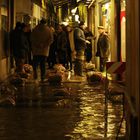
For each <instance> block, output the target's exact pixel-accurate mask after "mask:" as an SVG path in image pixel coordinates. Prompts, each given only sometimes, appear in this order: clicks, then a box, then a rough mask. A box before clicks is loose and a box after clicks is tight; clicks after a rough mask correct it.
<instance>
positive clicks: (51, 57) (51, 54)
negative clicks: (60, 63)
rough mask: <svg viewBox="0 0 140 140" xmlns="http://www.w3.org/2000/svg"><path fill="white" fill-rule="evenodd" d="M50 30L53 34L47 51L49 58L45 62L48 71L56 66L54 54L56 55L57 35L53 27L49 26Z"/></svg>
mask: <svg viewBox="0 0 140 140" xmlns="http://www.w3.org/2000/svg"><path fill="white" fill-rule="evenodd" d="M50 30H51V31H52V33H53V42H52V44H51V46H50V50H49V56H48V59H47V62H48V66H49V69H52V68H53V66H54V65H55V64H57V61H56V53H57V34H56V31H55V28H54V27H53V26H50Z"/></svg>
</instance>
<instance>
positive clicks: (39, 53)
mask: <svg viewBox="0 0 140 140" xmlns="http://www.w3.org/2000/svg"><path fill="white" fill-rule="evenodd" d="M46 23H47V22H46V20H45V19H41V21H40V23H39V24H38V25H37V26H36V27H35V28H34V29H33V31H32V33H31V45H32V53H33V70H34V79H37V78H38V74H37V68H38V66H40V72H41V81H42V82H44V81H45V79H46V59H47V57H48V55H49V49H50V45H51V43H52V42H53V33H52V32H51V30H50V28H49V27H48V26H47V25H46Z"/></svg>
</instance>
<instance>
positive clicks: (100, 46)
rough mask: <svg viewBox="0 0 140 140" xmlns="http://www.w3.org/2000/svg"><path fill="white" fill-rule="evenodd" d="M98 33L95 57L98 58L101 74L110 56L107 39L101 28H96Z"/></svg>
mask: <svg viewBox="0 0 140 140" xmlns="http://www.w3.org/2000/svg"><path fill="white" fill-rule="evenodd" d="M98 31H99V34H100V35H99V38H98V41H97V52H96V56H97V57H99V58H100V71H101V72H103V71H104V70H105V64H106V61H108V57H109V54H110V49H109V37H108V35H107V33H106V32H105V28H104V27H103V26H98Z"/></svg>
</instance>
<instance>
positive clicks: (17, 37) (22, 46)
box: [11, 28, 29, 58]
mask: <svg viewBox="0 0 140 140" xmlns="http://www.w3.org/2000/svg"><path fill="white" fill-rule="evenodd" d="M11 46H12V52H13V56H14V57H16V58H25V57H26V54H27V53H28V50H29V43H28V40H27V38H26V36H25V33H24V32H23V31H22V30H21V29H17V28H15V30H13V31H12V33H11Z"/></svg>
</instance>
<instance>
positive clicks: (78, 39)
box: [74, 21, 90, 76]
mask: <svg viewBox="0 0 140 140" xmlns="http://www.w3.org/2000/svg"><path fill="white" fill-rule="evenodd" d="M86 43H90V42H89V41H88V40H86V39H85V34H84V22H83V21H81V22H80V23H79V27H77V28H75V30H74V44H75V51H76V59H75V66H74V72H75V75H78V76H83V61H84V53H85V49H86Z"/></svg>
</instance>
